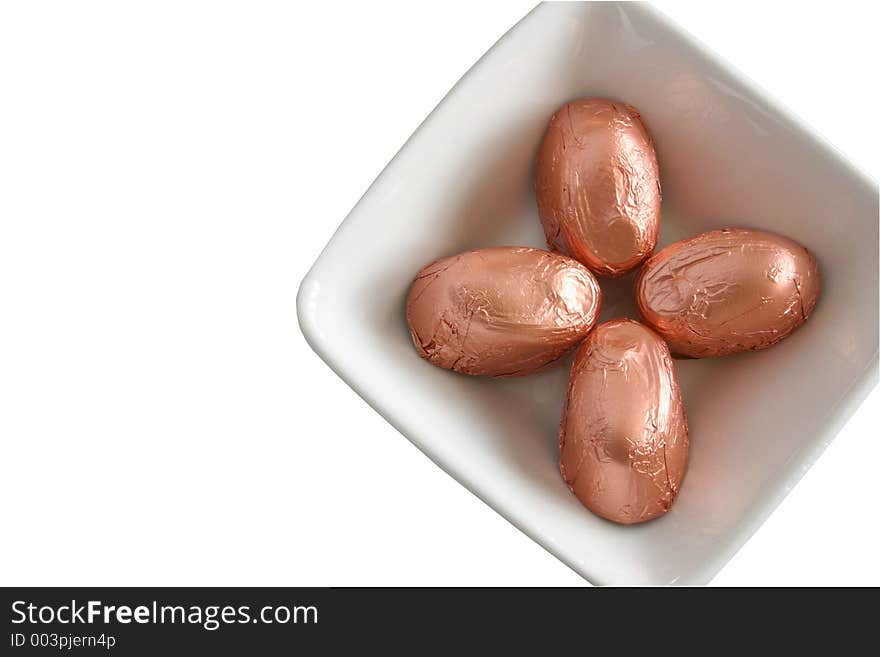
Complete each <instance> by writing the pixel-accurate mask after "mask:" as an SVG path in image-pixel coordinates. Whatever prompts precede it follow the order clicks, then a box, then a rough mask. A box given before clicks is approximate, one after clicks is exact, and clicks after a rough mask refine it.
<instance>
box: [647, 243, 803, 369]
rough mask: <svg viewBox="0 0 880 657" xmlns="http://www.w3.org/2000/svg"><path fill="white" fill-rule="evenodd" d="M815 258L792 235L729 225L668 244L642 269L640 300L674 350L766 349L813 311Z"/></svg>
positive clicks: (695, 353)
mask: <svg viewBox="0 0 880 657" xmlns="http://www.w3.org/2000/svg"><path fill="white" fill-rule="evenodd" d="M818 297H819V269H818V266H817V264H816V259H815V258H814V257H813V256H812V255H811V254H810V252H809V251H807V250H806V249H805V248H804V247H803V246H801V245H800V244H798V243H797V242H794V241H792V240H790V239H788V238H786V237H782V236H780V235H776V234H773V233H767V232H764V231H759V230H750V229H741V228H730V229H725V230H715V231H711V232H708V233H703V234H701V235H697V236H696V237H692V238H690V239H686V240H682V241H680V242H676V243H674V244H670V245H669V246H667V247H666V248H664V249H662V250H661V251H659V252H658V253H657V254H655V255H654V256H653V257H652V258H651V259H650V260H648V262H646V263H645V266H644V267H643V268H642V270H641V272H639V277H638V280H637V282H636V303H637V305H638V308H639V312H640V313H641V314H642V317H643V318H644V320H645V322H646V323H647V324H648V325H649V326H651V327H652V328H653V329H654V330H655V331H657V332H658V333H659V334H660V335H661V336H663V338H665V339H666V341H667V342H668V343H669V347H670V349H671V350H672V352H673V353H674V354H677V355H681V356H690V357H692V358H704V357H706V356H724V355H727V354H733V353H736V352H740V351H748V350H755V349H765V348H766V347H770V346H771V345H774V344H776V343H777V342H779V341H780V340H782V339H783V338H785V337H786V336H788V335H790V334H791V332H792V331H794V330H795V329H796V328H797V327H799V326H800V325H801V324H803V323H804V322H805V321H806V319H807V318H808V317H809V316H810V313H811V312H812V311H813V308H814V307H815V305H816V300H817V299H818Z"/></svg>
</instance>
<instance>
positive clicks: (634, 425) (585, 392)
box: [559, 319, 688, 524]
mask: <svg viewBox="0 0 880 657" xmlns="http://www.w3.org/2000/svg"><path fill="white" fill-rule="evenodd" d="M687 458H688V427H687V416H686V415H685V409H684V404H683V403H682V400H681V392H680V390H679V387H678V382H677V381H676V378H675V371H674V369H673V364H672V358H671V356H670V354H669V349H668V348H667V346H666V343H664V342H663V340H662V339H661V338H660V337H659V336H658V335H657V334H655V333H654V332H653V331H651V330H650V329H648V328H647V327H645V326H643V325H642V324H639V323H638V322H634V321H632V320H629V319H617V320H612V321H610V322H605V323H604V324H600V325H599V326H597V327H596V329H595V330H594V331H593V332H592V333H591V334H590V335H589V336H588V337H587V339H586V340H585V341H584V343H583V345H581V347H580V348H579V349H578V351H577V354H576V356H575V360H574V364H573V365H572V370H571V378H570V380H569V384H568V396H567V398H566V402H565V410H564V411H563V416H562V424H561V426H560V430H559V467H560V470H561V472H562V477H563V478H564V479H565V482H566V483H567V484H568V486H569V488H570V489H571V491H572V492H573V493H574V494H575V495H576V496H577V497H578V499H579V500H580V501H581V502H582V503H583V504H584V506H586V507H587V508H588V509H590V511H592V512H593V513H595V514H597V515H599V516H602V517H603V518H606V519H608V520H612V521H614V522H618V523H622V524H632V523H638V522H644V521H646V520H651V519H652V518H656V517H658V516H660V515H663V514H664V513H666V511H668V510H669V507H670V506H671V504H672V502H673V501H674V500H675V496H676V495H677V494H678V490H679V487H680V486H681V482H682V479H684V475H685V470H686V468H687Z"/></svg>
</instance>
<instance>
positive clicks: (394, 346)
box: [297, 3, 878, 584]
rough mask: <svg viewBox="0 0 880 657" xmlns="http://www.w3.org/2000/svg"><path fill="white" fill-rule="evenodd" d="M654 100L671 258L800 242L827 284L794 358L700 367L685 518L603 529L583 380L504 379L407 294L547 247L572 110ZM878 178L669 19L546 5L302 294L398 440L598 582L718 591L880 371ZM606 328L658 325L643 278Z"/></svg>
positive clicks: (559, 373) (674, 514) (769, 354)
mask: <svg viewBox="0 0 880 657" xmlns="http://www.w3.org/2000/svg"><path fill="white" fill-rule="evenodd" d="M584 96H606V97H611V98H615V99H620V100H624V101H626V102H628V103H631V104H632V105H635V106H636V107H637V108H638V109H639V110H640V112H641V113H642V115H643V117H644V118H645V121H646V123H647V125H648V127H649V129H650V131H651V132H652V134H653V136H654V138H655V141H656V146H657V153H658V157H659V161H660V171H661V178H662V182H663V191H664V197H663V207H662V220H661V226H662V228H661V232H660V244H659V245H658V248H659V247H660V246H663V245H665V244H667V243H669V242H671V241H675V240H677V239H680V238H682V237H685V236H688V235H693V234H695V233H699V232H701V231H705V230H710V229H714V228H720V227H724V226H731V225H737V226H749V227H758V228H765V229H768V230H772V231H777V232H780V233H782V234H785V235H788V236H790V237H792V238H794V239H795V240H797V241H799V242H801V243H802V244H804V245H805V246H807V247H808V248H809V249H810V250H811V251H812V252H813V253H814V254H815V255H816V256H817V258H818V260H819V264H820V268H821V273H822V277H823V279H822V284H823V288H822V294H821V298H820V300H819V304H818V306H817V307H816V310H815V312H814V314H813V316H812V317H811V318H810V320H809V321H808V322H807V323H806V324H805V325H804V326H803V327H802V328H801V329H799V330H798V331H797V332H795V333H794V335H792V336H791V337H790V338H789V339H787V340H785V341H783V342H782V343H780V344H779V345H778V346H776V347H774V348H772V349H769V350H766V351H762V352H756V353H748V354H742V355H737V356H732V357H727V358H720V359H707V360H680V361H677V362H676V371H677V374H678V377H679V381H680V383H681V387H682V392H683V395H684V400H685V403H686V405H687V411H688V416H689V420H690V428H691V456H690V465H689V470H688V474H687V477H686V479H685V481H684V485H683V486H682V489H681V493H680V495H679V497H678V500H677V502H676V504H675V505H674V506H673V507H672V509H671V511H670V512H669V513H668V514H667V515H665V516H664V517H662V518H660V519H659V520H656V521H654V522H649V523H646V524H643V525H638V526H629V527H623V526H619V525H615V524H612V523H610V522H607V521H605V520H602V519H600V518H598V517H596V516H594V515H592V514H591V513H590V512H589V511H587V509H585V508H584V507H583V506H581V504H580V503H579V502H578V500H577V499H575V497H574V496H573V495H572V494H571V493H570V492H569V491H568V489H567V488H566V486H565V484H564V483H563V481H562V478H561V477H560V475H559V471H558V469H557V462H556V450H557V431H558V425H559V419H560V413H561V409H562V403H563V399H564V393H565V383H566V378H567V374H568V372H567V368H566V367H565V366H561V367H559V368H557V369H555V370H552V371H548V372H546V373H544V374H541V375H537V376H532V377H525V378H521V379H507V380H490V379H485V378H474V377H467V376H462V375H458V374H453V373H451V372H447V371H444V370H441V369H437V368H435V367H432V366H431V365H429V364H428V363H426V362H425V361H423V360H421V359H420V358H419V357H418V356H417V355H416V352H415V350H414V349H413V346H412V343H411V340H410V336H409V333H408V331H407V326H406V322H405V319H404V297H405V295H406V292H407V288H408V286H409V284H410V282H411V281H412V279H413V276H414V275H415V273H416V272H417V271H418V270H419V268H420V267H421V266H422V265H424V264H425V263H427V262H430V261H432V260H434V259H436V258H439V257H441V256H446V255H450V254H454V253H457V252H460V251H464V250H466V249H474V248H478V247H484V246H493V245H502V244H517V245H527V246H538V247H543V246H545V245H544V241H543V235H542V232H541V228H540V224H539V221H538V216H537V211H536V207H535V199H534V194H533V191H532V175H533V160H534V156H535V153H536V150H537V147H538V144H539V142H540V140H541V137H542V135H543V132H544V129H545V127H546V124H547V121H548V119H549V118H550V115H551V114H552V113H553V111H554V110H555V109H556V108H557V107H558V106H559V105H561V104H562V103H564V102H565V101H568V100H570V99H574V98H578V97H584ZM877 198H878V197H877V188H876V185H875V183H873V182H872V181H871V180H869V179H867V178H866V177H865V176H863V175H862V174H860V173H859V172H858V171H856V170H854V169H853V168H852V167H851V166H850V165H849V164H848V163H847V162H846V161H844V160H843V159H842V158H841V157H840V155H838V154H837V153H836V152H835V151H834V150H833V149H832V148H831V147H829V146H828V145H827V144H826V143H824V142H823V141H822V140H821V139H820V138H818V137H816V136H815V135H813V134H811V133H810V132H809V130H807V129H806V128H805V127H804V126H803V125H801V124H800V123H799V122H798V120H797V119H795V118H793V117H791V116H789V115H788V114H787V113H786V112H785V111H784V110H782V109H780V107H779V106H778V105H777V104H776V103H774V102H773V101H772V100H770V99H768V98H767V97H766V96H765V95H764V94H763V93H762V92H761V91H760V90H758V89H756V88H755V87H754V86H752V85H751V84H750V83H749V82H748V81H746V80H743V79H742V78H741V77H739V76H738V75H737V74H736V73H735V72H733V71H731V70H730V68H729V67H728V66H726V65H725V64H724V63H723V62H721V61H719V60H718V59H717V58H716V57H714V56H713V55H712V54H711V53H709V52H707V51H706V50H704V49H703V47H701V46H700V45H699V44H697V43H695V42H694V41H693V39H692V38H690V37H689V36H688V35H687V34H685V33H683V32H682V31H681V30H679V29H678V28H676V27H675V26H674V25H672V24H670V23H669V21H668V20H666V19H665V18H664V17H663V16H662V15H660V14H659V13H658V12H656V11H655V10H653V9H652V8H650V7H646V6H644V5H638V4H628V3H625V4H612V3H608V4H606V3H596V4H589V3H587V4H545V5H539V6H538V7H537V8H535V9H534V10H533V11H532V12H531V13H530V14H528V15H527V16H526V17H525V18H524V19H523V20H522V21H521V22H520V23H519V24H517V25H516V26H515V27H513V28H512V29H511V30H510V31H509V32H508V33H507V34H506V35H505V36H504V37H503V38H502V39H501V40H499V41H498V43H496V44H495V45H494V46H493V47H492V49H491V50H489V52H487V53H486V55H485V56H483V58H482V59H480V60H479V61H478V62H477V63H476V64H475V65H474V66H473V68H472V69H471V70H470V71H468V73H467V74H466V75H465V76H464V77H463V78H462V79H461V81H459V82H458V84H457V85H456V86H455V87H454V88H453V89H452V91H450V92H449V94H448V95H447V96H446V98H444V99H443V101H442V102H441V103H440V104H439V105H438V106H437V108H436V109H435V110H434V111H433V112H432V113H431V114H430V116H428V118H427V119H426V120H425V122H424V123H423V124H422V125H421V126H420V127H419V129H418V130H417V131H416V133H415V134H414V135H413V136H412V137H411V138H410V139H409V141H408V142H407V143H406V145H405V146H404V147H403V148H402V149H401V150H400V152H399V153H398V154H397V155H396V156H395V158H394V159H393V160H392V161H391V163H390V164H389V165H388V166H387V167H386V168H385V170H384V171H383V172H382V173H381V174H380V175H379V177H378V178H377V179H376V181H375V182H374V183H373V185H372V186H371V187H370V189H369V190H368V191H367V193H366V194H365V195H364V197H363V198H362V199H361V200H360V202H359V203H358V204H357V206H356V207H355V208H354V209H353V210H352V212H351V214H349V216H348V217H347V218H346V219H345V221H344V222H343V223H342V225H341V226H340V227H339V230H338V231H337V232H336V234H335V235H334V236H333V238H332V239H331V241H330V243H329V244H328V245H327V247H326V249H324V252H323V253H322V254H321V256H320V257H319V258H318V261H317V262H316V263H315V264H314V266H313V267H312V269H311V271H310V272H309V274H308V275H307V276H306V278H305V280H304V281H303V283H302V287H301V288H300V291H299V296H298V299H297V304H298V312H299V320H300V325H301V327H302V330H303V333H304V334H305V337H306V339H307V340H308V342H309V344H310V345H311V346H312V347H313V348H314V349H315V351H316V352H317V353H318V354H319V355H320V356H321V358H323V359H324V361H326V363H327V364H328V365H329V366H330V367H331V368H332V369H333V370H334V371H335V372H336V373H337V374H339V376H340V377H342V378H343V379H344V380H345V381H346V382H347V383H348V384H349V385H350V386H351V387H352V388H353V389H354V390H355V391H356V392H357V393H358V394H359V395H361V396H362V397H363V398H364V399H365V400H366V401H367V402H368V403H369V404H370V405H372V406H373V408H375V409H376V410H377V411H378V412H379V413H381V414H382V415H383V416H384V417H385V418H386V419H387V420H388V421H389V422H390V423H391V424H392V425H393V426H394V427H396V428H397V429H398V430H399V431H400V432H401V433H402V434H403V435H405V436H406V437H407V438H409V440H411V441H412V442H413V443H414V444H415V445H416V446H417V447H418V448H419V449H421V450H422V451H423V452H424V453H425V454H427V455H428V456H429V457H430V458H431V459H432V460H433V461H434V462H435V463H436V464H437V465H439V466H440V467H441V468H443V469H444V470H446V471H447V472H448V473H449V474H451V475H452V476H453V477H455V478H456V479H457V480H458V481H459V482H461V483H462V484H463V485H464V486H466V487H467V488H468V489H470V490H471V491H472V492H473V493H474V494H475V495H477V496H478V497H480V499H482V500H484V501H485V502H486V503H487V504H488V505H489V506H491V507H492V508H493V509H495V510H496V511H497V512H498V513H500V514H501V515H503V516H504V517H505V518H507V519H508V520H509V521H510V522H512V523H513V524H514V525H516V526H517V527H519V528H520V529H521V530H522V531H524V532H525V533H526V534H528V535H529V536H531V537H532V538H533V539H534V540H535V541H537V542H538V543H540V544H541V545H543V546H544V547H545V548H546V549H547V550H549V551H550V552H551V553H553V554H554V555H556V556H557V557H558V558H559V559H561V560H562V561H564V562H565V563H566V564H568V565H569V566H571V567H572V568H573V569H574V570H576V571H577V572H578V573H580V574H581V575H583V576H584V577H585V578H586V579H588V580H589V581H591V582H593V583H596V584H700V583H705V582H708V581H709V580H710V579H711V578H712V576H713V575H714V574H715V573H716V572H717V571H718V570H719V569H720V568H721V567H722V566H723V565H724V564H725V563H726V562H727V560H728V559H730V557H731V556H732V555H733V554H734V553H735V552H736V551H737V549H739V547H740V546H742V545H743V543H744V542H745V541H746V540H747V539H748V538H749V536H750V535H751V534H752V533H753V532H754V531H755V530H756V529H757V528H758V527H759V526H760V525H761V523H762V522H763V521H764V519H765V518H766V517H767V516H768V515H769V514H770V513H771V512H772V511H773V509H774V508H775V507H776V506H777V505H778V504H779V502H780V501H781V500H782V499H783V497H785V495H786V494H787V493H788V491H790V490H791V488H792V487H793V486H794V485H795V483H796V482H797V481H798V480H799V479H800V477H801V476H802V475H803V474H804V472H805V471H806V470H807V469H808V468H809V467H810V465H811V464H812V463H813V462H814V461H815V459H816V458H818V456H819V454H820V453H821V452H822V450H823V449H824V448H825V447H826V446H827V445H828V444H829V442H830V441H831V440H832V439H833V437H834V435H835V434H836V433H837V431H838V429H839V428H840V427H841V426H842V425H843V423H844V421H845V420H846V419H847V417H849V415H850V414H851V413H852V412H853V411H854V410H855V408H856V407H857V406H858V404H859V403H860V402H861V400H862V399H863V398H864V397H865V396H866V395H867V393H868V392H869V391H870V389H871V388H872V387H873V386H874V385H875V383H876V381H877V371H878V369H877V362H878V361H877V356H878V347H877V345H878V321H877V318H878V283H877V281H878V220H877V217H878V202H877ZM602 286H603V293H604V299H603V301H604V302H605V303H604V307H603V313H602V319H603V320H605V319H609V318H611V317H615V316H635V314H634V308H633V304H632V293H631V286H632V276H630V277H627V278H625V279H623V280H618V281H612V282H607V281H604V282H603V283H602Z"/></svg>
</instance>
